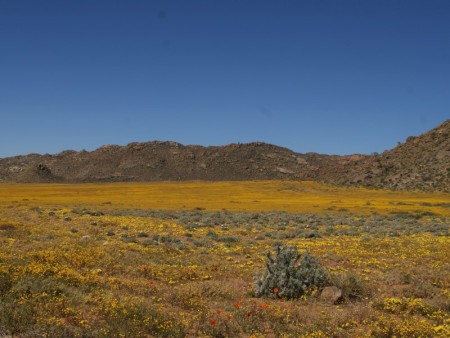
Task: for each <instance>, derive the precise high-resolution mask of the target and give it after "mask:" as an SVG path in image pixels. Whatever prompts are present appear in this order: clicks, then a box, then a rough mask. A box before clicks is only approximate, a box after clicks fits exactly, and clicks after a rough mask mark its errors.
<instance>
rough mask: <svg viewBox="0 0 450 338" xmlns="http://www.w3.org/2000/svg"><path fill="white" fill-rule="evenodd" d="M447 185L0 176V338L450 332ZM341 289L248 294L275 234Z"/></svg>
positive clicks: (275, 239)
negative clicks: (326, 293)
mask: <svg viewBox="0 0 450 338" xmlns="http://www.w3.org/2000/svg"><path fill="white" fill-rule="evenodd" d="M449 226H450V195H449V194H438V193H421V192H393V191H382V190H379V191H375V190H373V191H372V190H366V189H355V188H338V187H333V186H327V185H321V184H318V183H312V182H278V181H275V182H272V181H270V182H269V181H262V182H257V181H255V182H253V181H252V182H211V183H208V182H183V183H181V182H180V183H145V184H137V183H116V184H74V185H60V184H55V185H51V184H42V185H39V184H0V300H1V301H0V335H1V336H3V335H5V336H7V335H9V336H17V337H27V336H36V335H38V336H48V337H120V336H124V337H372V336H374V337H392V336H397V337H416V336H417V337H419V336H420V337H430V336H442V337H447V336H449V335H450V289H449V287H450V261H449V259H448V257H450V237H449ZM280 245H287V246H289V247H296V248H297V249H298V250H299V252H308V253H310V254H311V255H313V256H314V257H316V258H317V260H318V261H319V262H320V264H321V266H323V268H325V269H326V270H327V272H328V285H333V286H335V287H337V288H338V289H339V290H340V291H341V292H342V295H341V296H340V297H339V299H336V300H335V301H331V302H330V300H329V299H325V298H324V297H322V296H321V289H320V288H311V289H308V290H307V292H305V293H304V294H302V295H301V297H299V298H295V299H285V298H283V297H278V295H277V293H278V288H275V289H276V290H275V291H274V293H273V294H272V295H271V296H270V297H257V296H256V294H255V276H260V275H261V273H263V272H264V271H265V269H266V259H267V258H266V253H267V252H268V251H272V252H273V251H274V250H275V248H276V247H277V246H280Z"/></svg>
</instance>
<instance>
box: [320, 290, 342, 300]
mask: <svg viewBox="0 0 450 338" xmlns="http://www.w3.org/2000/svg"><path fill="white" fill-rule="evenodd" d="M320 299H321V300H323V301H324V302H327V303H330V304H338V303H339V302H340V301H341V300H342V290H341V289H339V288H338V287H336V286H327V287H326V288H324V289H323V290H322V293H321V294H320Z"/></svg>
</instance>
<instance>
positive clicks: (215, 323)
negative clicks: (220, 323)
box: [209, 318, 217, 327]
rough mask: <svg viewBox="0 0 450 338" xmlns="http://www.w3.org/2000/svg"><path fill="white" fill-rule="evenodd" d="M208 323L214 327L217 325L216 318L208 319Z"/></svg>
mask: <svg viewBox="0 0 450 338" xmlns="http://www.w3.org/2000/svg"><path fill="white" fill-rule="evenodd" d="M209 323H210V324H211V326H212V327H215V326H216V325H217V320H216V319H214V318H213V319H211V320H210V321H209Z"/></svg>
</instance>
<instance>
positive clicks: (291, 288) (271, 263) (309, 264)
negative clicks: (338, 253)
mask: <svg viewBox="0 0 450 338" xmlns="http://www.w3.org/2000/svg"><path fill="white" fill-rule="evenodd" d="M327 278H328V273H327V271H326V269H325V268H324V267H322V266H321V265H320V263H319V261H318V260H317V259H316V258H315V257H314V256H313V255H311V254H309V253H308V252H305V253H303V254H299V253H298V251H297V248H296V247H288V246H278V247H277V248H276V254H275V257H272V254H271V252H268V253H267V263H266V270H265V271H264V272H263V273H262V275H260V276H257V277H256V282H255V294H256V296H257V297H261V296H269V297H279V298H287V299H291V298H297V297H300V296H301V295H303V294H304V293H305V292H306V291H307V290H308V289H314V288H320V287H323V286H324V285H325V284H326V282H327Z"/></svg>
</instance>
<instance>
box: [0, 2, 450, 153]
mask: <svg viewBox="0 0 450 338" xmlns="http://www.w3.org/2000/svg"><path fill="white" fill-rule="evenodd" d="M449 18H450V1H439V0H432V1H429V0H424V1H414V0H408V1H399V0H386V1H384V0H364V1H356V0H353V1H339V0H332V1H321V0H314V1H312V0H311V1H301V0H296V1H287V0H274V1H264V0H255V1H249V0H236V1H232V0H222V1H221V0H180V1H170V0H167V1H137V0H135V1H133V0H128V1H125V0H123V1H119V0H104V1H103V0H71V1H70V0H55V1H48V0H30V1H24V0H0V121H1V123H0V157H6V156H12V155H17V154H27V153H31V152H37V153H56V152H59V151H62V150H64V149H75V150H81V149H86V150H93V149H95V148H97V147H99V146H101V145H103V144H119V145H125V144H127V143H129V142H134V141H141V142H143V141H150V140H173V141H177V142H180V143H183V144H201V145H223V144H228V143H235V142H251V141H264V142H268V143H273V144H277V145H280V146H285V147H288V148H290V149H293V150H295V151H298V152H319V153H329V154H351V153H372V152H382V151H383V150H386V149H389V148H392V147H394V146H395V145H396V144H397V142H399V141H404V140H405V139H406V137H407V136H409V135H418V134H421V133H423V132H426V131H428V130H429V129H431V128H434V127H436V126H437V125H438V124H440V123H442V122H443V121H445V120H446V119H449V118H450V20H449Z"/></svg>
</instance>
